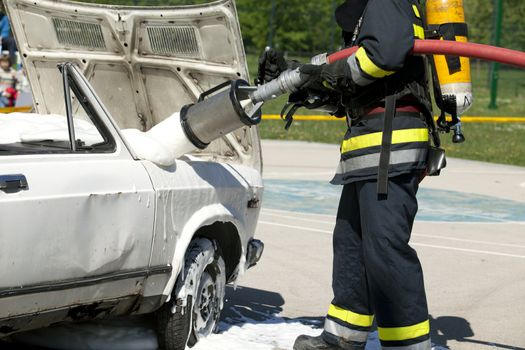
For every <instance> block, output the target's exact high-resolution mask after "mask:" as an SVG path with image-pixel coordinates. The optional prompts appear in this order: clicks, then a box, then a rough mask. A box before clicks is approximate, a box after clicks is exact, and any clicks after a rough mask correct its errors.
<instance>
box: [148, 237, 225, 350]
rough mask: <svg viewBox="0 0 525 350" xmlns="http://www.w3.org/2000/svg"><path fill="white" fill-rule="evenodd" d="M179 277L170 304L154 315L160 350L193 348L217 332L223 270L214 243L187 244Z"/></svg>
mask: <svg viewBox="0 0 525 350" xmlns="http://www.w3.org/2000/svg"><path fill="white" fill-rule="evenodd" d="M181 277H182V278H180V279H179V281H178V282H177V286H176V289H175V292H174V293H175V294H176V296H174V298H172V300H174V301H172V302H169V303H166V304H165V305H164V306H163V307H162V308H161V309H159V311H157V333H158V341H159V348H160V349H162V350H184V349H185V348H186V345H187V346H189V347H193V346H194V345H195V344H196V343H197V342H198V341H199V339H201V338H203V337H206V336H208V335H210V334H211V333H212V332H213V331H215V329H216V328H217V325H218V321H219V317H220V312H221V310H222V307H223V302H224V294H225V285H226V268H225V264H224V260H223V258H222V256H221V252H220V249H218V248H217V245H216V244H215V242H213V241H211V240H209V239H206V238H196V239H194V240H193V241H192V242H191V243H190V245H189V247H188V250H187V252H186V257H185V259H184V266H183V270H182V271H181ZM184 300H185V301H186V302H185V303H184V302H183V301H184ZM180 305H185V306H180Z"/></svg>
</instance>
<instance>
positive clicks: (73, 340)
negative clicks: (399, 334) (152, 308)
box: [17, 314, 447, 350]
mask: <svg viewBox="0 0 525 350" xmlns="http://www.w3.org/2000/svg"><path fill="white" fill-rule="evenodd" d="M239 315H240V314H239ZM241 318H242V321H241V322H239V321H238V319H237V318H236V321H232V320H226V321H225V322H221V323H220V324H219V333H217V334H212V335H210V336H208V337H207V338H204V339H201V340H200V341H199V342H198V343H197V344H196V345H195V346H194V347H193V348H191V350H247V349H250V350H291V349H292V348H293V343H294V341H295V339H296V338H297V337H298V336H299V335H301V334H306V335H310V336H318V335H319V334H321V332H322V329H320V328H319V327H320V326H322V325H321V324H319V323H316V322H312V321H310V320H301V319H293V320H290V319H285V318H283V317H280V316H278V315H275V316H271V317H269V318H267V319H266V320H264V321H255V320H251V319H249V318H246V317H242V316H241ZM233 322H235V323H233ZM17 340H18V341H20V342H22V343H24V344H30V345H36V346H44V347H46V348H51V349H60V350H156V349H157V337H156V334H155V331H154V330H153V326H152V325H151V324H147V323H145V322H143V321H137V320H134V321H132V320H125V319H120V320H111V321H99V322H88V323H78V324H65V325H62V326H58V327H51V328H46V329H41V330H36V331H32V332H28V333H23V334H21V335H19V336H18V337H17ZM186 350H190V348H186ZM366 350H381V345H380V343H379V339H378V336H377V332H372V333H370V335H369V337H368V342H367V346H366ZM433 350H447V349H445V348H443V347H439V346H438V347H434V348H433Z"/></svg>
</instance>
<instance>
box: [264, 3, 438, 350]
mask: <svg viewBox="0 0 525 350" xmlns="http://www.w3.org/2000/svg"><path fill="white" fill-rule="evenodd" d="M336 20H337V22H338V24H339V26H340V27H342V29H343V38H344V40H345V45H346V46H356V45H357V46H359V49H358V51H357V52H356V53H355V54H354V55H352V56H351V57H350V58H348V59H347V60H342V61H338V62H335V63H332V64H324V65H303V66H302V67H301V68H300V71H301V73H303V74H305V75H307V76H308V80H307V82H306V83H305V85H304V86H303V89H305V90H309V89H310V90H312V91H314V92H319V91H321V90H322V89H324V90H325V93H328V94H337V95H338V98H339V101H340V102H341V104H342V105H343V106H344V108H345V110H346V114H347V119H348V124H349V129H348V131H347V133H346V135H345V137H344V141H343V143H342V145H341V161H340V164H339V167H338V169H337V173H336V175H335V177H334V178H333V180H332V183H333V184H338V185H343V186H344V187H343V191H342V194H341V199H340V204H339V209H338V213H337V219H336V220H337V221H336V227H335V229H334V236H333V250H334V260H333V276H332V287H333V292H334V299H333V301H332V303H331V305H329V308H328V314H327V316H326V319H325V324H324V330H323V332H322V334H321V335H320V336H318V337H310V336H306V335H301V336H299V337H298V338H297V339H296V341H295V344H294V350H320V349H325V350H336V349H352V350H356V349H365V345H366V341H367V338H368V334H369V332H370V331H371V329H372V324H373V323H374V320H375V322H376V324H377V328H378V334H379V339H380V341H381V345H382V348H383V349H403V350H430V349H431V343H430V337H429V332H430V330H429V316H428V310H427V301H426V296H425V288H424V284H423V273H422V269H421V265H420V262H419V259H418V256H417V254H416V252H415V251H414V250H413V249H412V248H411V247H410V246H409V245H408V242H409V239H410V235H411V230H412V225H413V222H414V217H415V215H416V212H417V199H416V193H417V191H418V185H419V182H420V180H421V179H422V178H423V177H424V174H425V169H426V166H427V160H426V158H427V153H428V148H429V145H430V138H431V137H430V135H431V134H432V133H430V132H429V128H430V127H431V124H432V125H433V120H432V112H431V105H430V94H429V89H428V86H427V77H426V69H425V67H426V65H425V61H424V58H422V57H415V56H409V52H410V50H411V48H412V47H413V43H414V39H415V38H424V29H423V20H422V18H421V12H420V9H419V3H418V1H417V0H388V1H385V0H347V1H345V2H344V3H343V4H342V5H341V6H339V7H338V8H337V10H336ZM259 64H260V67H259V68H260V71H259V78H260V79H264V80H266V81H268V80H269V79H272V78H275V77H277V76H278V75H279V73H280V72H282V71H283V70H285V69H287V68H288V67H289V64H288V63H283V59H282V58H281V57H280V55H278V54H276V52H275V51H267V52H265V53H264V54H263V55H262V56H261V59H260V61H259Z"/></svg>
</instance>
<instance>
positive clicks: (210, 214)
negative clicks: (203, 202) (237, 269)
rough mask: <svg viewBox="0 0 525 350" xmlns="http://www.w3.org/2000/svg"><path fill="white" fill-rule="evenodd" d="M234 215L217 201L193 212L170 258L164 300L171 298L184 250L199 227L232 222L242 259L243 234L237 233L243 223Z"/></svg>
mask: <svg viewBox="0 0 525 350" xmlns="http://www.w3.org/2000/svg"><path fill="white" fill-rule="evenodd" d="M236 216H237V215H235V213H233V212H232V210H231V209H228V208H227V207H226V206H224V205H222V204H218V203H217V204H212V205H208V206H205V207H203V208H201V209H199V210H198V211H196V212H195V213H193V215H192V216H191V218H190V219H189V220H188V221H187V222H186V224H185V225H184V228H183V230H182V233H181V236H180V238H179V240H178V241H177V245H176V247H175V252H174V254H173V260H172V267H173V270H172V273H171V277H170V279H169V280H168V283H167V284H166V286H165V288H164V292H163V293H162V294H163V295H164V296H166V297H167V300H166V302H167V301H169V300H170V299H171V295H172V292H173V288H174V287H175V283H176V281H177V277H178V276H179V273H180V272H181V270H182V267H183V262H184V256H185V254H186V250H187V249H188V246H189V245H190V242H191V240H192V239H193V238H194V236H195V233H196V232H197V231H198V230H199V229H200V228H202V227H204V226H208V225H212V224H213V223H216V222H224V223H231V224H233V225H234V226H235V228H236V231H237V235H238V238H239V240H240V241H241V243H242V244H241V246H242V252H241V260H242V259H243V257H244V256H245V253H246V251H245V250H246V248H245V246H246V244H245V242H243V235H242V234H239V233H240V232H244V230H245V228H244V226H245V225H244V224H243V223H242V222H240V221H239V220H237V219H236ZM239 263H240V264H241V265H242V261H239Z"/></svg>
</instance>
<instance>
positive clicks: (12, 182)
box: [0, 174, 28, 192]
mask: <svg viewBox="0 0 525 350" xmlns="http://www.w3.org/2000/svg"><path fill="white" fill-rule="evenodd" d="M27 188H28V184H27V179H26V177H25V176H24V175H22V174H14V175H0V190H1V191H4V192H18V191H20V190H25V189H27Z"/></svg>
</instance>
